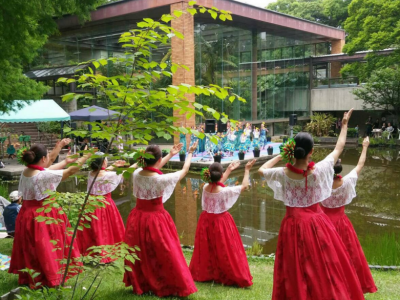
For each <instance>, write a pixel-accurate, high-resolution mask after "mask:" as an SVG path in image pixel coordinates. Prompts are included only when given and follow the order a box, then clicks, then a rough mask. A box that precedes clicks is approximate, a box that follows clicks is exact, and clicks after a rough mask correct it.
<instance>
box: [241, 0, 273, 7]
mask: <svg viewBox="0 0 400 300" xmlns="http://www.w3.org/2000/svg"><path fill="white" fill-rule="evenodd" d="M236 1H238V2H243V3H247V4H250V5H254V6H260V7H263V8H265V7H266V6H267V5H268V4H270V3H272V2H276V0H236Z"/></svg>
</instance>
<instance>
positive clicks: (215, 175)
mask: <svg viewBox="0 0 400 300" xmlns="http://www.w3.org/2000/svg"><path fill="white" fill-rule="evenodd" d="M208 169H209V170H210V180H211V182H218V181H219V180H220V179H221V177H222V173H223V172H224V169H223V168H222V165H221V164H220V163H217V162H215V163H212V164H211V165H210V167H209V168H208Z"/></svg>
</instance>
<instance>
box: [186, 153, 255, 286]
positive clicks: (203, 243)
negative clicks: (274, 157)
mask: <svg viewBox="0 0 400 300" xmlns="http://www.w3.org/2000/svg"><path fill="white" fill-rule="evenodd" d="M255 162H256V161H255V160H252V161H250V162H248V163H247V164H246V167H245V171H244V178H243V182H242V185H238V186H232V187H225V185H224V182H225V181H226V180H227V179H228V177H229V174H230V173H231V172H232V171H233V170H235V169H236V168H237V167H239V166H240V162H233V163H231V164H230V165H229V167H228V168H227V169H226V171H225V173H224V172H223V168H222V166H221V164H220V163H213V164H211V165H210V167H209V168H206V169H203V171H202V179H203V180H204V181H205V182H206V184H205V186H204V187H203V195H202V201H201V206H202V210H203V212H202V213H201V215H200V218H199V222H198V223H197V229H196V237H195V242H194V252H193V256H192V260H191V262H190V266H189V268H190V272H191V273H192V276H193V279H194V280H195V281H200V282H203V281H215V282H218V283H221V284H224V285H237V286H239V287H248V286H251V285H252V284H253V282H252V279H253V277H252V276H251V274H250V269H249V264H248V262H247V257H246V252H245V250H244V247H243V243H242V239H241V237H240V234H239V231H238V230H237V228H236V224H235V221H234V220H233V218H232V216H231V214H230V213H229V212H228V210H229V209H230V208H232V206H233V205H234V204H235V203H236V201H237V200H238V198H239V196H240V193H241V192H242V191H244V190H245V189H246V188H247V187H248V186H249V174H250V169H251V168H252V166H253V165H254V163H255Z"/></svg>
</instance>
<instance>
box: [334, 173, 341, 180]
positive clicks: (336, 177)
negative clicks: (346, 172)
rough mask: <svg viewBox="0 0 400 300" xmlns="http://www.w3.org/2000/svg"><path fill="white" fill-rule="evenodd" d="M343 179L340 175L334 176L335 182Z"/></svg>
mask: <svg viewBox="0 0 400 300" xmlns="http://www.w3.org/2000/svg"><path fill="white" fill-rule="evenodd" d="M342 178H343V177H342V175H339V174H335V175H333V180H336V179H339V180H340V179H342Z"/></svg>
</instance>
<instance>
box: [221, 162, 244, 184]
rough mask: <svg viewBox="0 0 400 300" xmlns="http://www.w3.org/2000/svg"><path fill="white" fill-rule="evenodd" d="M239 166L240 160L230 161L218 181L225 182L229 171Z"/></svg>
mask: <svg viewBox="0 0 400 300" xmlns="http://www.w3.org/2000/svg"><path fill="white" fill-rule="evenodd" d="M239 166H240V162H239V161H234V162H232V163H231V164H230V165H229V166H228V168H226V171H225V172H224V174H223V175H222V177H221V180H220V182H221V183H225V181H226V180H227V179H228V177H229V175H230V174H231V172H232V171H233V170H235V169H237V168H238V167H239Z"/></svg>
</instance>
